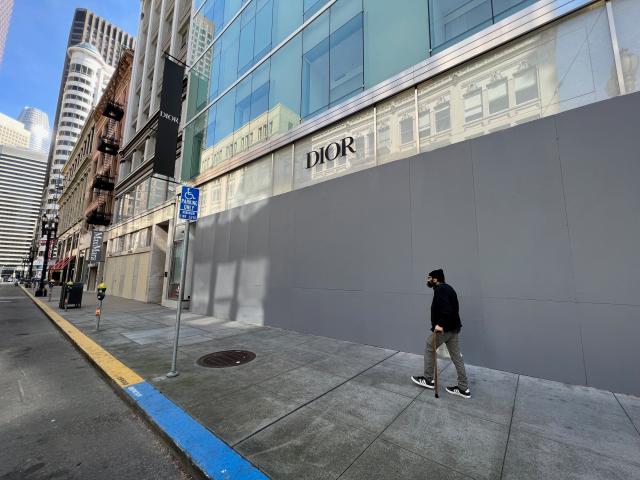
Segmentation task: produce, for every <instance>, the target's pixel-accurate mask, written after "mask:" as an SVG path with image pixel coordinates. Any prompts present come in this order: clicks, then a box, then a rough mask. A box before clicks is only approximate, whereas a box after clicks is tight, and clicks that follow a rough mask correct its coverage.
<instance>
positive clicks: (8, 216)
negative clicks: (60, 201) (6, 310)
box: [0, 145, 47, 273]
mask: <svg viewBox="0 0 640 480" xmlns="http://www.w3.org/2000/svg"><path fill="white" fill-rule="evenodd" d="M46 172H47V156H46V155H45V154H44V153H41V152H34V151H29V150H26V149H23V148H17V147H12V146H7V145H0V225H2V228H0V267H2V268H3V272H5V273H10V272H13V271H15V270H16V267H18V266H19V265H20V264H21V262H22V259H23V258H24V257H25V256H26V255H27V254H28V252H29V247H30V246H31V242H32V239H33V233H34V228H35V226H36V223H37V220H38V218H39V213H40V199H41V198H42V189H43V187H44V179H45V175H46Z"/></svg>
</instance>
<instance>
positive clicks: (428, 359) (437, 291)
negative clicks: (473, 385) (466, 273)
mask: <svg viewBox="0 0 640 480" xmlns="http://www.w3.org/2000/svg"><path fill="white" fill-rule="evenodd" d="M427 286H428V287H429V288H433V302H432V303H431V331H432V332H433V333H432V334H431V335H432V336H431V337H429V338H428V339H427V346H426V348H425V352H424V377H422V376H420V377H418V376H412V377H411V380H412V381H413V382H414V383H416V384H418V385H420V386H421V387H424V388H430V389H433V388H435V382H434V380H433V370H434V364H433V360H434V359H433V357H434V353H435V352H434V351H433V335H435V336H436V342H435V343H436V349H437V348H438V347H439V346H440V345H442V344H443V343H444V344H445V345H446V346H447V350H449V356H450V357H451V361H452V362H453V365H454V366H455V367H456V372H457V373H458V385H455V386H452V387H446V390H447V392H449V393H451V394H452V395H458V396H460V397H463V398H471V391H470V390H469V384H468V382H467V374H466V372H465V369H464V360H463V359H462V354H461V353H460V342H459V337H460V329H461V328H462V323H461V322H460V314H459V305H458V295H456V291H455V290H454V289H453V288H452V287H451V285H448V284H446V283H444V272H443V271H442V269H438V270H434V271H432V272H431V273H429V275H428V276H427Z"/></svg>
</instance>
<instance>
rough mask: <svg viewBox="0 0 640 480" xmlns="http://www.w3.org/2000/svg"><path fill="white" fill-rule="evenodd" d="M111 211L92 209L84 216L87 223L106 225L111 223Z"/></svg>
mask: <svg viewBox="0 0 640 480" xmlns="http://www.w3.org/2000/svg"><path fill="white" fill-rule="evenodd" d="M112 216H113V215H112V214H111V212H101V211H100V210H94V211H91V212H89V213H88V214H87V216H86V217H85V219H86V221H87V223H88V224H89V225H103V226H107V225H109V224H110V223H111V218H112Z"/></svg>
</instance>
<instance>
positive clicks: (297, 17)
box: [271, 0, 303, 46]
mask: <svg viewBox="0 0 640 480" xmlns="http://www.w3.org/2000/svg"><path fill="white" fill-rule="evenodd" d="M302 6H303V5H302V2H300V1H294V2H292V1H291V0H273V31H272V36H271V42H272V44H273V45H274V46H276V45H277V44H279V43H280V42H281V41H282V40H284V39H285V38H286V37H287V36H288V35H289V34H290V33H291V32H293V31H294V30H295V29H296V28H297V27H299V26H300V25H302Z"/></svg>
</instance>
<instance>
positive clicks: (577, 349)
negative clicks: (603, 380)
mask: <svg viewBox="0 0 640 480" xmlns="http://www.w3.org/2000/svg"><path fill="white" fill-rule="evenodd" d="M482 302H483V306H484V318H485V329H486V331H485V335H484V340H485V345H484V346H485V351H484V354H485V361H484V362H483V364H484V365H486V366H488V367H491V368H497V369H499V370H506V371H509V372H515V373H522V374H525V375H529V376H532V377H541V378H550V379H553V380H558V381H561V382H568V383H575V384H584V383H585V370H584V365H583V360H582V347H581V344H580V327H579V324H578V321H577V319H576V305H575V304H574V303H572V302H544V301H537V300H517V299H492V298H485V299H483V301H482ZM466 342H467V343H469V340H468V339H467V340H466Z"/></svg>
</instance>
